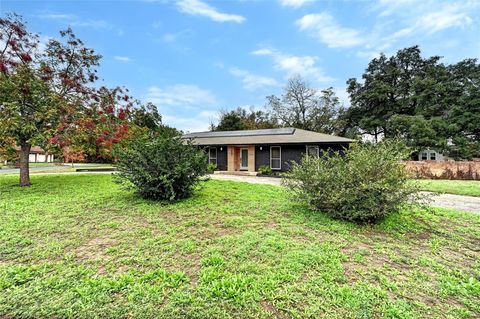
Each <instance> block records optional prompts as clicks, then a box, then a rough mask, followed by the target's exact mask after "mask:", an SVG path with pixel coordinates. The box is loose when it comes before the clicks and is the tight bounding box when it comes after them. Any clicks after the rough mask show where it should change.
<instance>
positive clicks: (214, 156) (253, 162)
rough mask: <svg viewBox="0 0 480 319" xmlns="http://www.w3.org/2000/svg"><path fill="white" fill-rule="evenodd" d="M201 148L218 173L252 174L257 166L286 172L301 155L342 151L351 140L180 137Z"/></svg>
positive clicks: (296, 132) (298, 135)
mask: <svg viewBox="0 0 480 319" xmlns="http://www.w3.org/2000/svg"><path fill="white" fill-rule="evenodd" d="M183 138H184V139H190V140H192V141H193V143H195V144H197V145H199V146H201V147H203V148H205V149H206V150H207V152H208V160H209V162H210V163H214V164H216V165H217V169H218V170H220V171H228V172H237V171H247V172H252V173H253V172H256V171H258V168H259V167H260V166H263V165H266V166H269V167H270V168H271V169H272V170H273V171H286V170H288V169H289V168H290V164H289V163H290V161H297V162H299V161H300V160H301V159H302V157H303V156H304V154H305V153H308V154H309V155H313V156H319V154H320V152H321V151H323V150H328V149H331V150H342V149H343V148H345V147H348V145H349V143H351V142H353V140H350V139H347V138H344V137H338V136H333V135H328V134H322V133H316V132H311V131H305V130H301V129H295V128H278V129H262V130H244V131H214V132H197V133H189V134H186V135H184V136H183Z"/></svg>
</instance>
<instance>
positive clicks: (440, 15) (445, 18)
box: [375, 0, 480, 40]
mask: <svg viewBox="0 0 480 319" xmlns="http://www.w3.org/2000/svg"><path fill="white" fill-rule="evenodd" d="M479 7H480V2H478V1H468V0H467V1H462V2H436V1H432V0H430V1H429V0H425V1H422V2H419V1H415V0H402V1H394V0H380V1H379V2H378V4H377V6H376V7H375V9H376V10H379V11H380V14H379V17H388V18H389V19H392V18H394V19H395V22H397V24H399V25H401V26H403V27H401V28H400V29H399V30H398V31H395V32H393V33H392V34H391V35H389V37H391V38H393V39H394V40H397V39H400V38H404V37H409V36H415V35H425V34H427V35H430V34H433V33H437V32H440V31H443V30H446V29H450V28H465V27H467V26H469V25H471V24H472V23H473V21H474V20H473V17H472V16H473V15H472V14H473V13H474V12H478V9H479ZM385 38H387V36H385Z"/></svg>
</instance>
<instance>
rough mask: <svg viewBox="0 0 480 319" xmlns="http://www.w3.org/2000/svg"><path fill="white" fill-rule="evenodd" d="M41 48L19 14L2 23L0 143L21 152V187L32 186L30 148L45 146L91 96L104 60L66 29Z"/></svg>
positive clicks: (0, 40) (0, 30)
mask: <svg viewBox="0 0 480 319" xmlns="http://www.w3.org/2000/svg"><path fill="white" fill-rule="evenodd" d="M60 36H61V40H53V39H52V40H50V41H49V42H48V43H47V44H46V48H44V49H42V50H41V49H40V48H39V37H38V35H36V34H34V33H31V32H29V31H27V28H26V25H25V22H24V21H23V20H22V18H21V17H19V16H17V15H8V16H7V17H6V18H1V19H0V44H1V48H0V139H2V140H9V141H12V142H14V143H15V144H16V145H18V147H19V148H20V151H19V152H20V185H21V186H28V185H30V177H29V163H28V157H29V153H30V149H31V146H32V145H34V144H36V145H44V144H46V143H47V139H48V137H49V136H50V134H51V133H52V132H53V131H54V130H55V128H56V127H57V125H58V123H61V122H69V121H70V120H71V117H72V116H75V114H78V110H79V108H81V107H82V106H83V101H84V100H85V96H88V95H89V94H90V88H89V86H88V84H89V83H91V82H93V81H95V80H96V79H97V76H96V70H95V67H96V66H97V65H98V61H99V59H100V56H99V55H98V54H96V53H95V52H94V51H93V50H92V49H89V48H87V47H85V46H84V44H83V42H82V41H81V40H79V39H77V38H76V37H75V35H74V34H73V32H72V31H71V30H70V29H68V30H66V31H62V32H61V33H60Z"/></svg>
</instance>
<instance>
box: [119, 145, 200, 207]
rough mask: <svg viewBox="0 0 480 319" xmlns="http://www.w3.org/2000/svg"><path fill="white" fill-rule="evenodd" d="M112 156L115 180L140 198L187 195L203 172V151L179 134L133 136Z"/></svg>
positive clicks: (183, 196)
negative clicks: (149, 138) (143, 137)
mask: <svg viewBox="0 0 480 319" xmlns="http://www.w3.org/2000/svg"><path fill="white" fill-rule="evenodd" d="M116 155H117V158H118V160H117V163H116V168H117V171H118V173H117V174H115V181H116V182H118V183H120V184H122V185H123V186H125V187H126V188H129V189H134V190H135V191H136V192H137V193H138V194H140V196H142V197H144V198H151V199H159V200H176V199H181V198H185V197H188V196H190V195H191V194H192V192H193V190H194V187H195V185H196V184H197V183H198V182H199V180H200V177H202V176H204V175H205V174H206V173H207V155H206V154H205V152H204V151H202V150H200V149H198V148H197V147H196V146H195V145H192V144H191V143H190V142H186V141H183V140H182V139H181V138H180V137H179V136H175V137H158V138H154V139H151V140H147V139H137V140H135V141H132V142H130V143H129V144H128V145H126V146H124V147H123V148H121V149H119V150H117V154H116Z"/></svg>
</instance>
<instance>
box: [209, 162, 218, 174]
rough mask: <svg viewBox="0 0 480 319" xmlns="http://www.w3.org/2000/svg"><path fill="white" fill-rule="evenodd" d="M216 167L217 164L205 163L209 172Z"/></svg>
mask: <svg viewBox="0 0 480 319" xmlns="http://www.w3.org/2000/svg"><path fill="white" fill-rule="evenodd" d="M216 169H217V164H215V163H208V165H207V171H208V172H209V173H213V172H214V171H215V170H216Z"/></svg>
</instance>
